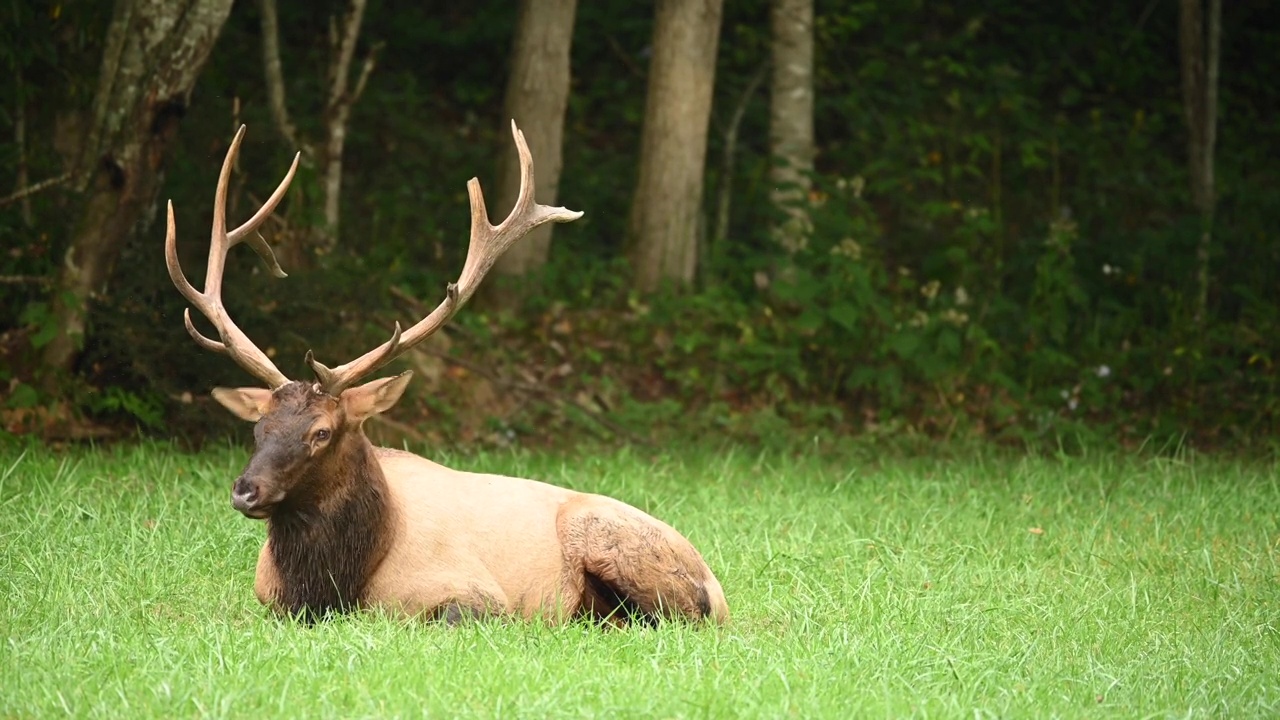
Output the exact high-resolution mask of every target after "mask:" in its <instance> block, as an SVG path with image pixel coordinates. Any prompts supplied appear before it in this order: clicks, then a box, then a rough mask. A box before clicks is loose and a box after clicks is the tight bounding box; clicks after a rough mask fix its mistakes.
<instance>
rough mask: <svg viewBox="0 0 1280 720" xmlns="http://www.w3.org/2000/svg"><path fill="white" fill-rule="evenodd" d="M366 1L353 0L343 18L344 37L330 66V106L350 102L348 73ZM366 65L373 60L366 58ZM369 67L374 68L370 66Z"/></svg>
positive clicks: (339, 42)
mask: <svg viewBox="0 0 1280 720" xmlns="http://www.w3.org/2000/svg"><path fill="white" fill-rule="evenodd" d="M365 2H366V0H351V11H350V12H348V13H347V16H346V17H345V18H343V20H342V38H341V40H339V41H338V47H337V54H336V56H335V57H334V58H333V62H332V64H330V66H329V81H330V83H331V85H330V87H329V107H330V108H332V107H334V106H336V105H337V104H338V103H340V102H348V100H347V98H346V95H347V82H348V80H349V78H348V75H349V72H350V69H351V58H352V56H353V55H355V51H356V40H357V39H359V37H360V23H361V22H362V21H363V20H364V6H365ZM370 57H372V53H370ZM365 65H366V67H369V66H370V65H371V61H370V60H366V61H365ZM369 69H370V70H372V69H373V68H372V67H369Z"/></svg>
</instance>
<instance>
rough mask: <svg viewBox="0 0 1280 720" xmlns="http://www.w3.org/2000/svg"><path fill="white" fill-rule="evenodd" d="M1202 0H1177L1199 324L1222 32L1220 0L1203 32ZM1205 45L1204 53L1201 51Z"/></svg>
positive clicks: (1212, 200)
mask: <svg viewBox="0 0 1280 720" xmlns="http://www.w3.org/2000/svg"><path fill="white" fill-rule="evenodd" d="M1202 2H1203V0H1181V2H1180V3H1179V7H1178V10H1179V12H1178V28H1179V33H1178V40H1179V46H1180V48H1179V49H1180V56H1181V67H1182V102H1183V109H1184V112H1185V115H1186V120H1187V167H1188V169H1189V171H1190V173H1189V174H1190V184H1191V204H1192V206H1193V207H1195V209H1196V211H1197V212H1198V213H1199V214H1200V218H1201V228H1200V237H1199V239H1198V241H1197V243H1196V302H1195V309H1194V315H1193V321H1194V323H1195V325H1196V327H1197V328H1198V329H1200V328H1203V326H1204V323H1205V321H1206V318H1207V316H1208V307H1209V251H1210V249H1211V247H1212V241H1213V215H1214V210H1215V205H1216V197H1215V191H1214V168H1213V161H1214V150H1215V147H1216V145H1217V135H1218V74H1219V59H1220V55H1221V51H1220V48H1221V37H1222V0H1209V18H1208V27H1207V32H1206V26H1205V18H1204V8H1203V5H1202ZM1206 44H1207V52H1206Z"/></svg>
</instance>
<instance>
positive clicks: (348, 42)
mask: <svg viewBox="0 0 1280 720" xmlns="http://www.w3.org/2000/svg"><path fill="white" fill-rule="evenodd" d="M367 4H368V0H348V8H347V12H346V14H345V15H344V16H343V17H342V21H341V22H340V23H339V22H338V21H337V20H336V19H334V18H330V19H329V52H330V57H329V72H328V77H327V82H328V88H329V92H328V96H327V97H326V99H325V106H324V138H323V142H322V143H320V146H319V149H317V148H315V147H313V146H312V144H311V143H310V142H308V141H307V138H305V137H302V136H301V135H300V134H299V133H298V129H297V126H296V125H294V123H293V121H292V120H291V119H290V117H289V102H288V99H287V97H286V95H287V93H286V91H285V82H284V69H283V63H282V62H281V61H280V21H279V13H278V11H277V8H276V0H258V8H259V10H260V12H261V16H262V25H261V27H262V65H263V76H264V77H265V79H266V82H267V99H268V102H269V103H270V106H271V117H272V120H274V121H275V124H276V129H277V130H278V131H279V132H280V135H281V137H283V138H284V139H285V141H286V142H288V143H289V144H290V145H292V146H293V147H296V148H298V149H299V150H301V151H302V153H303V155H304V157H306V159H307V160H308V161H309V162H314V163H315V164H316V165H317V166H318V168H319V171H320V175H321V177H322V178H323V179H322V186H323V188H324V206H323V210H324V225H323V226H321V227H319V228H313V230H312V232H311V233H310V234H311V235H313V236H314V237H313V238H312V240H311V241H310V242H309V243H308V244H311V245H315V246H316V249H317V250H318V251H319V252H320V253H322V254H323V253H328V252H331V251H332V250H333V249H334V247H335V246H336V245H337V243H338V230H339V225H340V221H341V210H342V158H343V152H344V150H345V148H346V143H347V124H348V121H349V120H350V117H351V108H352V107H353V106H354V105H355V103H356V101H357V100H359V99H360V95H361V94H362V93H364V88H365V84H366V83H367V82H368V80H369V75H370V73H372V72H373V68H374V66H375V65H376V64H377V58H378V51H379V50H380V49H381V47H382V44H381V43H375V44H374V45H373V46H372V47H371V48H370V50H369V54H368V55H366V56H365V59H364V65H363V66H362V67H361V69H360V74H359V76H358V77H357V79H356V82H355V87H353V88H352V87H349V86H350V85H351V62H352V60H353V59H354V58H355V50H356V42H357V41H358V40H359V39H360V26H361V24H362V23H363V22H364V11H365V6H366V5H367ZM304 255H305V251H304V249H303V248H299V247H297V245H296V243H295V244H294V247H292V248H290V249H289V250H288V251H286V252H285V253H284V255H282V257H293V258H294V266H295V267H298V266H302V265H305V264H309V263H303V262H301V261H302V260H303V257H304Z"/></svg>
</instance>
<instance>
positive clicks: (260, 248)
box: [227, 153, 302, 278]
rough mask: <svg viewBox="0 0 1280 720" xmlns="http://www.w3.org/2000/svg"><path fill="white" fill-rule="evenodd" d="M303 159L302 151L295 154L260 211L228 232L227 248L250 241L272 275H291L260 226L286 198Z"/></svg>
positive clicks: (280, 276)
mask: <svg viewBox="0 0 1280 720" xmlns="http://www.w3.org/2000/svg"><path fill="white" fill-rule="evenodd" d="M301 159H302V153H297V154H295V155H294V156H293V164H292V165H290V166H289V172H287V173H285V176H284V179H283V180H281V181H280V185H279V186H277V187H276V189H275V192H273V193H271V197H269V198H267V201H266V202H265V203H263V204H262V207H260V208H258V212H256V213H254V214H253V217H251V218H249V219H248V220H245V221H244V223H242V224H241V225H240V227H238V228H236V229H235V230H232V231H231V232H228V233H227V248H228V249H230V248H233V247H235V246H236V245H238V244H240V243H241V242H247V243H249V247H251V248H253V250H254V252H256V253H258V257H260V258H262V261H263V262H265V263H266V264H267V269H268V270H270V271H271V274H272V275H275V276H276V277H278V278H286V277H289V276H288V275H287V274H286V273H285V271H284V270H283V269H282V268H281V267H280V263H279V262H277V261H276V256H275V253H273V252H272V251H271V246H270V245H268V244H267V241H266V240H264V239H262V235H261V234H260V233H258V231H257V230H258V228H259V227H260V226H261V225H262V223H264V222H266V221H267V218H269V217H271V213H273V212H275V209H276V206H277V205H279V204H280V201H281V200H283V199H284V194H285V192H286V191H288V190H289V184H290V183H292V182H293V175H294V173H296V172H297V171H298V161H299V160H301Z"/></svg>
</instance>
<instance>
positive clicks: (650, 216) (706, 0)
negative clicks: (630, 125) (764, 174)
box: [629, 0, 723, 292]
mask: <svg viewBox="0 0 1280 720" xmlns="http://www.w3.org/2000/svg"><path fill="white" fill-rule="evenodd" d="M722 11H723V2H722V0H658V3H657V16H656V20H655V23H654V29H653V60H652V61H651V62H650V65H649V90H648V96H647V98H646V100H645V116H644V129H643V131H642V133H641V139H640V173H639V178H638V180H637V183H636V192H635V196H634V198H633V199H632V203H631V216H630V220H629V242H630V245H631V248H630V249H631V255H632V261H633V263H634V265H635V284H636V287H637V289H639V290H640V291H641V292H652V291H654V290H656V289H657V288H658V287H659V286H660V285H661V284H662V283H663V282H664V281H671V282H674V283H675V284H676V285H677V286H682V287H683V286H688V285H689V284H690V283H692V281H693V278H694V272H695V270H696V269H697V258H698V227H699V220H698V218H699V215H700V214H701V211H702V191H703V171H704V169H705V167H706V154H707V127H708V124H709V121H710V118H711V98H712V90H713V89H714V84H715V72H716V48H717V45H718V44H719V38H720V21H721V16H722Z"/></svg>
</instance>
